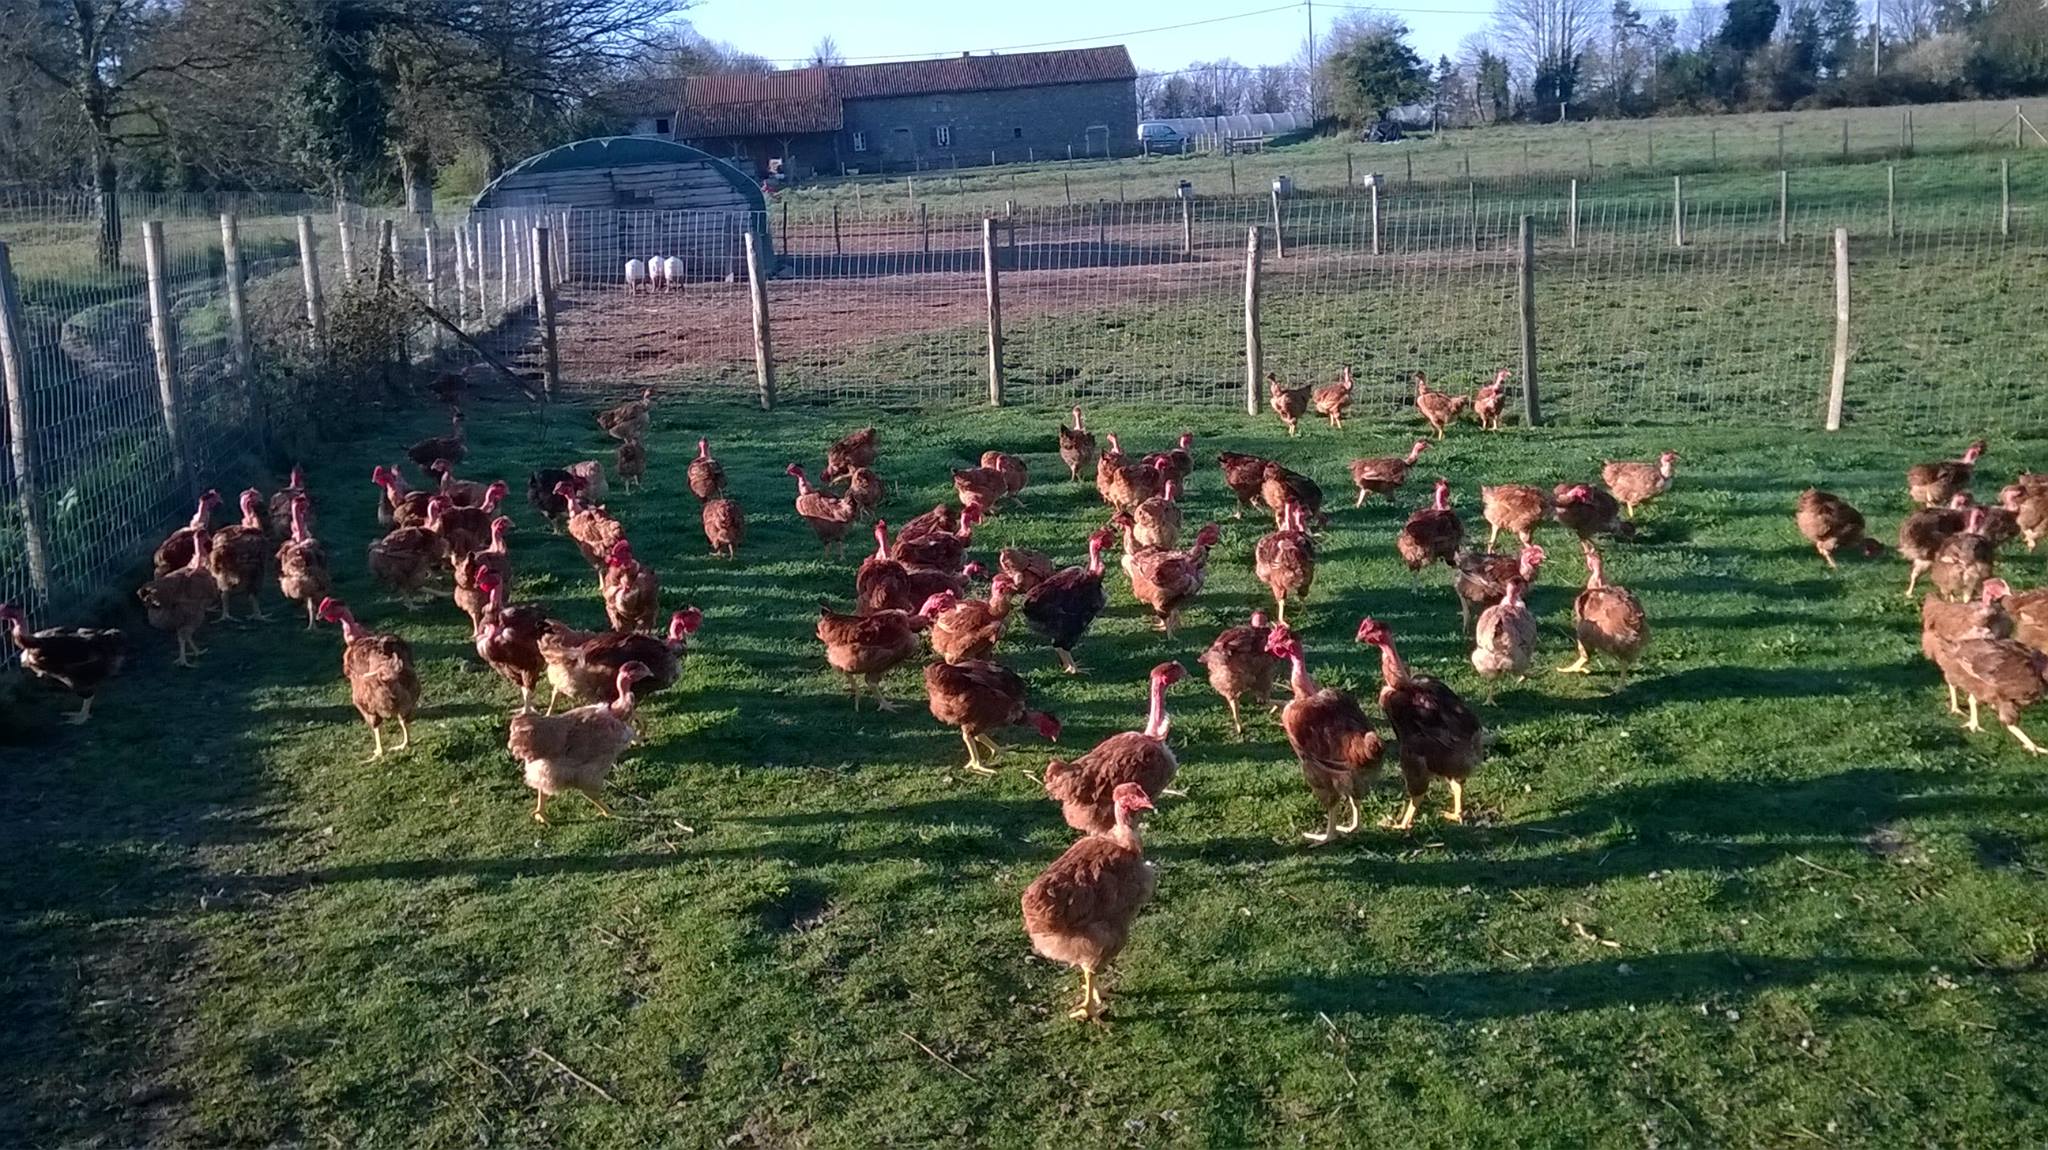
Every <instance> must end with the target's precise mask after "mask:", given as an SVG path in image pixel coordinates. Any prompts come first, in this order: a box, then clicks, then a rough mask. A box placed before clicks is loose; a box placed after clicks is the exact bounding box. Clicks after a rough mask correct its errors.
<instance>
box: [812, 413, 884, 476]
mask: <svg viewBox="0 0 2048 1150" xmlns="http://www.w3.org/2000/svg"><path fill="white" fill-rule="evenodd" d="M876 446H877V437H876V435H875V429H874V428H872V427H863V428H861V429H860V430H859V431H856V432H854V433H853V434H852V435H849V436H847V437H846V438H844V439H842V440H840V441H839V442H837V443H835V444H833V445H832V446H830V447H828V448H826V449H825V481H826V482H827V483H830V482H832V481H833V480H835V479H838V478H839V477H841V476H843V475H845V474H846V473H847V472H849V471H852V470H853V469H854V468H856V467H873V466H874V465H875V448H876Z"/></svg>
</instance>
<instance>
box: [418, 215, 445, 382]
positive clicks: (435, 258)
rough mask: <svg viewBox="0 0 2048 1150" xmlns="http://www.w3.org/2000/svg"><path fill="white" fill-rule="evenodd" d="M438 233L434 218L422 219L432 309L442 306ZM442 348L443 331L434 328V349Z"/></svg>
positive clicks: (422, 237)
mask: <svg viewBox="0 0 2048 1150" xmlns="http://www.w3.org/2000/svg"><path fill="white" fill-rule="evenodd" d="M438 231H439V229H437V228H436V227H435V226H434V221H433V219H432V217H429V216H421V217H420V242H421V243H422V244H423V245H424V246H425V248H426V258H427V284H426V287H427V303H428V305H429V306H431V307H436V308H438V307H440V306H441V245H440V244H439V243H438V242H437V241H438V240H439V236H438V234H437V233H438ZM440 347H441V329H440V328H439V327H436V328H434V348H435V350H437V351H438V350H439V349H440Z"/></svg>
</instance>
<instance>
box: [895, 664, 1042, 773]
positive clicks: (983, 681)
mask: <svg viewBox="0 0 2048 1150" xmlns="http://www.w3.org/2000/svg"><path fill="white" fill-rule="evenodd" d="M924 691H925V696H926V698H927V699H928V700H929V702H930V705H931V711H932V718H934V719H937V720H938V721H939V722H941V723H944V724H946V725H947V726H949V727H958V728H960V740H961V741H962V742H964V743H966V744H967V769H968V770H969V771H972V772H974V773H975V774H977V775H993V774H995V773H996V772H995V768H993V767H990V766H988V765H987V764H986V763H985V762H984V761H983V758H982V752H983V751H984V750H986V751H987V752H988V756H987V757H988V758H991V759H993V758H996V757H997V756H998V755H1000V754H1001V749H1000V748H999V747H997V746H996V744H995V740H993V739H991V738H989V737H988V736H989V732H990V731H999V730H1001V729H1003V728H1004V727H1021V726H1025V725H1027V724H1028V725H1030V726H1032V727H1036V728H1037V729H1038V733H1039V734H1041V735H1044V736H1045V737H1046V738H1047V739H1050V740H1052V741H1053V742H1055V743H1057V742H1059V741H1060V721H1059V718H1058V717H1057V716H1055V715H1053V714H1052V713H1051V712H1049V711H1035V710H1032V709H1031V707H1030V706H1028V705H1027V703H1028V699H1027V695H1028V692H1027V691H1026V689H1025V686H1024V680H1023V678H1021V677H1020V676H1019V675H1018V674H1017V673H1016V672H1015V671H1012V670H1010V669H1009V668H1007V667H1002V666H998V665H997V664H995V663H991V662H988V661H987V660H985V659H967V660H964V661H962V662H959V663H951V662H940V663H933V664H931V665H930V666H928V667H926V668H925V669H924Z"/></svg>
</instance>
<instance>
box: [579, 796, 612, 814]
mask: <svg viewBox="0 0 2048 1150" xmlns="http://www.w3.org/2000/svg"><path fill="white" fill-rule="evenodd" d="M577 794H580V795H582V796H583V797H584V798H586V799H589V800H590V805H591V806H593V807H596V808H597V813H598V814H600V815H603V816H604V817H605V818H611V817H612V809H611V808H610V807H608V806H605V805H604V804H603V803H602V802H599V801H598V798H597V796H596V795H593V794H591V793H590V792H589V791H578V792H577Z"/></svg>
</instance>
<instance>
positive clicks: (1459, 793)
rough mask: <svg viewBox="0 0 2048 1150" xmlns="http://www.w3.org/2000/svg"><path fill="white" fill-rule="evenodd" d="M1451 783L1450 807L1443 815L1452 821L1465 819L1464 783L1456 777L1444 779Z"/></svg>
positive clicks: (1456, 821)
mask: <svg viewBox="0 0 2048 1150" xmlns="http://www.w3.org/2000/svg"><path fill="white" fill-rule="evenodd" d="M1444 781H1445V782H1447V783H1449V784H1450V785H1451V809H1450V811H1449V812H1448V813H1447V814H1445V815H1444V817H1445V818H1447V819H1449V820H1451V821H1452V822H1454V823H1462V822H1464V821H1465V784H1464V783H1462V782H1460V781H1458V780H1457V779H1445V780H1444Z"/></svg>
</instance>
